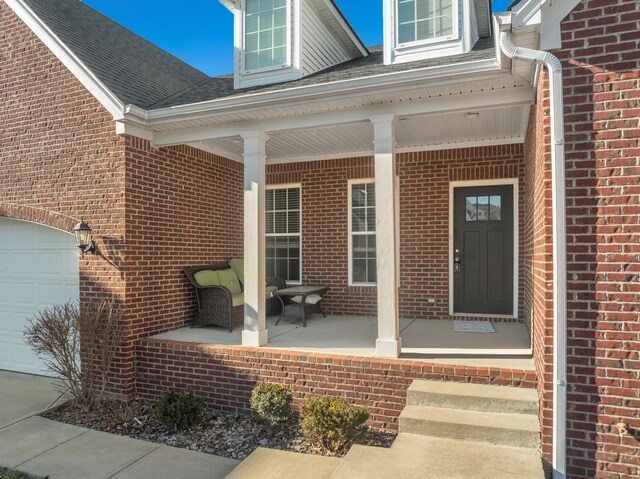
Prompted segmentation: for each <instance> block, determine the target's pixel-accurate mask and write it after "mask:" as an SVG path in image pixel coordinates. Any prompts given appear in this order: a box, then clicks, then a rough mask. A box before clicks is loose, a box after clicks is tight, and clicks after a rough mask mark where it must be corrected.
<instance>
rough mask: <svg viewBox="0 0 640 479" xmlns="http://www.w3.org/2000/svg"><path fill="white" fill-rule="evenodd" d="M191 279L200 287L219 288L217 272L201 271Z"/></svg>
mask: <svg viewBox="0 0 640 479" xmlns="http://www.w3.org/2000/svg"><path fill="white" fill-rule="evenodd" d="M193 277H194V278H195V280H196V282H197V283H198V284H199V285H200V286H220V279H219V278H218V271H213V270H211V269H204V270H202V271H198V272H197V273H196V274H194V275H193Z"/></svg>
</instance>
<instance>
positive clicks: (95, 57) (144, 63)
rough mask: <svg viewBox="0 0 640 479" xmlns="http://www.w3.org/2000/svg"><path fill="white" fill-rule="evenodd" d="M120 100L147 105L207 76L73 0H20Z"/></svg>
mask: <svg viewBox="0 0 640 479" xmlns="http://www.w3.org/2000/svg"><path fill="white" fill-rule="evenodd" d="M24 1H25V3H26V4H27V5H28V6H29V7H30V8H31V9H32V10H33V12H34V13H35V14H36V15H37V16H38V17H39V18H40V19H41V20H42V21H43V22H44V23H45V24H46V25H47V26H48V27H49V28H50V29H51V30H52V31H53V33H55V35H56V36H57V37H58V38H60V40H61V41H62V42H63V43H64V44H65V45H67V47H69V48H70V49H71V51H73V53H74V54H75V55H76V56H77V57H78V58H80V60H82V62H83V63H84V64H85V65H86V66H87V67H88V68H89V69H90V70H91V71H92V72H93V73H94V74H95V75H96V76H97V77H98V78H99V79H100V81H101V82H102V83H104V85H105V86H106V87H107V88H109V89H110V90H111V91H112V92H113V94H115V95H116V96H117V97H118V98H119V99H120V100H121V101H122V102H123V103H124V104H133V105H136V106H139V107H141V108H148V107H149V106H151V105H152V104H154V103H156V102H158V101H160V100H162V99H164V98H167V97H168V96H171V95H174V94H176V93H178V92H180V91H181V90H184V89H185V88H187V87H190V86H193V85H195V84H196V83H198V82H201V81H203V80H206V79H207V78H209V77H208V76H207V75H206V74H204V73H202V72H200V71H198V70H196V69H195V68H193V67H191V66H189V65H187V64H186V63H184V62H183V61H181V60H178V59H177V58H176V57H174V56H173V55H171V54H169V53H167V52H165V51H164V50H162V49H160V48H158V47H157V46H155V45H153V44H152V43H150V42H148V41H146V40H144V39H143V38H141V37H139V36H138V35H136V34H135V33H132V32H131V31H129V30H127V29H126V28H124V27H123V26H121V25H119V24H118V23H116V22H114V21H112V20H110V19H109V18H107V17H105V16H104V15H102V14H101V13H98V12H97V11H95V10H94V9H92V8H91V7H89V6H87V5H85V4H84V3H82V2H80V1H79V0H24Z"/></svg>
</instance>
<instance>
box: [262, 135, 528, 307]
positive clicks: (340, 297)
mask: <svg viewBox="0 0 640 479" xmlns="http://www.w3.org/2000/svg"><path fill="white" fill-rule="evenodd" d="M373 176H374V174H373V159H372V158H346V159H339V160H330V161H317V162H303V163H290V164H284V165H272V166H269V167H268V168H267V181H268V183H269V184H286V183H301V184H302V244H303V248H302V249H303V251H302V275H303V282H304V283H306V284H313V283H316V284H328V285H330V288H331V289H330V290H329V292H328V294H327V295H326V300H325V301H323V307H324V308H325V309H326V310H327V311H328V312H330V313H333V314H349V315H375V314H376V308H377V307H376V288H375V287H366V286H349V285H348V249H347V248H348V241H349V239H348V211H349V210H348V207H349V205H348V180H350V179H356V178H373ZM398 176H399V181H400V282H401V287H400V291H401V293H400V314H401V315H402V316H403V317H407V318H427V319H441V318H447V317H448V315H449V243H448V237H449V182H450V181H466V180H485V179H503V178H518V179H520V180H521V181H520V185H519V191H518V192H517V194H518V195H519V205H520V211H519V218H520V226H521V228H520V231H522V225H523V216H524V182H523V178H524V152H523V146H522V145H506V146H495V147H483V148H468V149H458V150H444V151H433V152H419V153H406V154H400V155H398ZM522 239H523V237H522V234H521V237H520V238H519V240H520V241H522ZM520 256H521V257H520V261H521V262H522V261H523V256H522V252H521V255H520ZM519 291H520V301H519V304H520V305H522V304H523V283H522V280H520V288H519ZM429 298H433V299H435V304H432V303H429V302H428V299H429Z"/></svg>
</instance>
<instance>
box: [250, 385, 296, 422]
mask: <svg viewBox="0 0 640 479" xmlns="http://www.w3.org/2000/svg"><path fill="white" fill-rule="evenodd" d="M292 399H293V394H292V391H291V387H289V386H285V385H283V384H271V383H258V384H256V386H255V387H254V388H253V392H252V393H251V409H253V410H254V411H255V412H256V414H257V415H258V420H259V421H260V422H261V423H263V424H265V425H266V426H268V427H270V428H271V429H279V428H280V427H282V425H283V424H284V423H285V422H287V420H288V419H289V418H290V417H291V409H290V408H289V406H290V404H291V401H292Z"/></svg>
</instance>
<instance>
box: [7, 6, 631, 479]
mask: <svg viewBox="0 0 640 479" xmlns="http://www.w3.org/2000/svg"><path fill="white" fill-rule="evenodd" d="M639 10H640V9H639V7H638V4H637V2H636V1H630V0H606V1H605V0H583V1H582V2H581V4H580V5H579V7H578V8H577V9H576V10H575V11H574V12H573V13H572V14H571V15H570V16H569V17H568V18H567V19H566V20H565V21H564V22H563V24H562V39H563V47H562V49H561V50H560V51H559V52H558V56H559V57H560V59H561V60H562V62H563V66H564V73H565V90H564V97H565V103H566V107H565V121H566V133H567V134H566V149H567V162H566V166H567V220H568V230H567V241H568V281H569V282H568V324H569V331H568V333H569V389H568V403H569V404H568V406H569V413H568V466H569V471H568V472H569V474H568V477H570V478H592V477H599V478H623V477H624V478H633V477H636V478H637V477H640V443H639V439H640V432H639V431H640V417H639V414H638V410H639V409H640V397H639V395H638V391H639V390H640V357H639V351H640V323H639V320H638V318H639V316H640V314H639V306H638V305H639V304H640V298H639V293H640V287H639V285H640V281H639V276H640V267H639V265H640V260H639V256H640V247H639V244H640V221H639V220H638V218H639V217H640V216H639V215H640V184H639V183H638V177H639V176H640V144H639V138H640V124H639V118H640V107H639V105H638V99H639V98H640V65H639V63H640V53H639V43H640V33H639V31H640V11H639ZM0 58H2V69H1V71H2V74H1V75H0V160H1V164H2V169H0V215H2V216H8V217H12V218H16V219H23V220H29V221H34V222H36V223H40V224H43V225H46V226H51V227H56V228H60V229H63V230H67V231H68V230H70V229H71V228H72V227H73V225H74V224H75V223H76V222H77V221H78V220H79V219H80V218H81V217H84V218H85V219H86V220H87V221H88V222H89V223H90V224H91V226H92V227H93V229H94V233H95V235H94V236H95V239H96V241H97V243H98V250H99V253H100V254H99V255H97V256H91V255H88V256H86V257H85V258H84V259H83V260H81V266H80V268H81V271H80V296H81V301H83V302H86V301H90V300H95V299H103V298H107V297H108V298H111V297H115V298H116V299H117V300H119V301H120V302H121V303H122V304H123V305H124V306H125V308H126V328H127V329H126V330H127V339H126V341H125V344H124V345H123V347H122V349H121V351H120V354H119V356H118V360H117V362H116V365H115V367H114V370H113V371H112V372H113V378H114V379H113V384H112V387H111V391H112V392H119V393H123V394H130V393H133V392H134V391H136V390H137V391H138V392H140V393H141V394H143V395H145V396H147V397H155V396H156V395H157V394H158V393H159V392H160V391H161V390H162V389H164V388H166V387H181V386H182V387H192V388H194V389H195V390H196V391H197V392H199V393H201V394H202V395H203V396H205V398H206V400H207V401H208V403H209V404H211V405H215V406H218V407H223V408H226V409H230V410H246V407H247V401H246V400H247V397H248V393H249V390H250V388H251V385H252V383H253V382H254V381H256V380H258V379H278V380H282V381H283V382H287V383H290V384H294V386H295V391H296V397H297V398H298V399H299V398H302V397H304V396H305V395H307V394H309V393H311V392H312V391H313V392H314V393H322V392H326V393H331V394H341V395H345V396H347V397H350V398H352V399H353V400H354V401H356V402H359V403H362V404H367V405H368V406H369V407H370V408H372V412H373V423H374V424H376V425H378V426H383V427H393V425H394V424H395V419H396V418H397V415H398V413H399V411H400V410H401V408H402V405H403V404H404V395H405V391H406V387H407V386H408V384H409V383H410V382H411V381H412V380H413V379H415V378H428V379H440V380H453V381H472V382H481V383H498V384H508V385H513V386H523V387H535V386H536V379H535V377H534V376H532V374H531V373H525V372H522V371H512V370H486V369H482V368H465V367H462V366H442V365H435V364H430V363H422V362H420V363H417V362H411V361H402V360H397V361H394V360H384V361H383V360H370V359H363V358H360V359H357V358H347V357H338V356H324V355H318V354H304V353H290V352H287V353H285V352H275V351H272V350H255V349H247V348H240V347H238V348H229V347H214V346H206V345H198V344H175V343H170V342H162V341H157V340H151V339H145V338H147V336H149V335H151V334H153V333H157V332H162V331H166V330H169V329H173V328H177V327H179V326H182V325H184V324H186V323H187V321H188V320H189V318H190V317H191V315H192V313H193V311H194V307H195V301H194V299H195V298H194V294H193V291H192V290H191V289H190V288H189V286H188V284H187V281H186V279H185V278H184V276H183V275H182V273H181V268H182V267H183V266H186V265H191V264H197V263H204V262H217V261H223V260H226V259H227V258H228V257H230V256H234V255H237V254H241V253H242V201H241V198H242V167H241V166H240V165H239V164H237V163H234V162H232V161H229V160H226V159H223V158H220V157H217V156H215V155H212V154H208V153H204V152H202V151H199V150H196V149H193V148H190V147H177V148H165V149H153V148H151V147H150V145H149V144H148V142H146V141H144V140H140V139H135V138H131V137H127V136H117V135H116V134H115V126H114V123H113V118H112V117H111V115H109V114H108V113H107V112H106V110H105V109H104V108H103V107H102V106H101V105H100V104H99V103H98V102H97V101H96V100H95V99H94V98H93V96H92V95H91V94H90V93H89V92H88V91H86V89H85V88H84V87H83V86H82V85H81V84H80V83H79V82H78V81H77V80H76V79H75V78H74V77H73V76H72V75H71V73H70V72H69V71H68V70H67V69H66V68H65V67H64V66H63V65H62V64H61V63H60V62H59V61H58V60H57V59H56V58H55V57H54V56H53V55H52V54H51V53H50V52H49V50H48V49H47V48H46V47H45V46H44V45H43V44H42V43H41V42H40V41H39V40H38V39H37V38H36V37H35V35H33V34H32V33H31V32H30V31H29V29H28V28H27V27H26V26H25V25H24V24H23V23H22V22H21V21H20V20H19V19H18V18H17V17H16V16H15V15H14V14H13V13H12V12H11V10H10V9H9V8H8V7H7V6H6V4H5V3H3V2H0ZM537 96H538V101H537V104H536V105H535V106H534V108H533V109H532V115H531V120H532V121H531V122H530V125H529V132H528V137H527V142H526V145H525V148H524V149H523V147H522V145H512V146H502V147H487V148H477V149H464V150H448V151H441V152H423V153H411V154H402V155H400V156H399V158H398V175H399V178H400V187H401V193H400V203H401V214H400V224H401V230H402V231H401V240H400V241H401V246H400V248H401V252H400V263H401V266H400V267H401V285H402V293H401V297H400V301H401V314H402V315H403V316H404V317H410V318H418V317H420V318H442V317H447V316H448V261H449V258H448V244H447V236H448V194H449V190H448V188H449V182H450V181H458V180H477V179H490V178H491V179H493V178H513V177H517V178H518V179H519V192H518V196H519V198H520V210H519V213H520V215H519V217H520V231H521V233H520V239H519V240H520V244H521V246H522V247H521V250H520V251H521V253H520V264H521V265H522V267H521V274H520V277H519V281H520V288H519V289H520V300H519V304H520V314H519V318H521V319H523V320H524V321H525V323H526V324H527V325H528V326H529V328H530V331H531V332H532V336H533V339H532V343H533V350H534V356H535V357H534V362H535V366H536V372H537V377H538V385H537V386H538V391H539V394H540V398H541V422H542V428H543V454H544V456H545V458H546V459H547V460H549V459H550V454H551V413H552V411H551V405H552V396H551V392H552V377H551V373H552V357H553V350H552V330H553V324H552V299H553V298H552V295H551V291H552V284H551V280H552V278H551V271H552V270H551V267H552V261H551V249H550V248H551V224H550V217H551V211H550V163H549V161H550V154H549V131H548V129H549V117H548V108H549V104H548V92H547V89H546V84H545V80H544V76H543V78H542V80H541V82H540V87H539V88H538V93H537ZM525 152H526V153H525ZM525 156H526V158H525ZM372 176H373V169H372V160H371V158H352V159H339V160H331V161H323V162H307V163H296V164H289V165H274V166H270V167H269V168H268V181H269V183H271V184H278V183H291V182H300V183H302V201H303V203H302V207H303V278H304V281H305V282H306V283H327V284H329V285H330V286H331V290H330V293H329V294H328V296H327V298H326V304H325V306H326V309H327V310H328V311H329V312H332V313H342V314H362V315H364V314H375V310H376V292H375V288H366V287H355V288H354V287H349V286H348V285H347V262H348V258H347V241H348V232H347V214H348V204H347V184H348V183H347V181H348V179H351V178H366V177H372ZM525 192H526V194H525ZM336 245H337V246H336ZM428 298H433V299H435V301H436V302H435V304H432V303H429V302H428V301H427V300H428ZM136 369H137V371H136ZM213 378H215V380H213ZM619 422H621V423H624V424H625V425H626V426H627V428H628V429H629V432H630V434H628V435H621V434H620V433H619V432H618V429H617V428H616V427H615V426H616V424H618V423H619Z"/></svg>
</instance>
